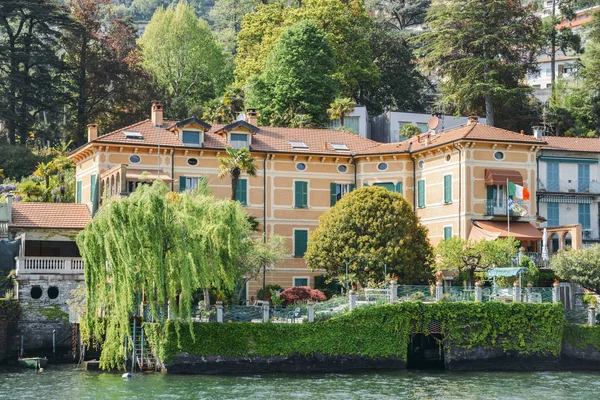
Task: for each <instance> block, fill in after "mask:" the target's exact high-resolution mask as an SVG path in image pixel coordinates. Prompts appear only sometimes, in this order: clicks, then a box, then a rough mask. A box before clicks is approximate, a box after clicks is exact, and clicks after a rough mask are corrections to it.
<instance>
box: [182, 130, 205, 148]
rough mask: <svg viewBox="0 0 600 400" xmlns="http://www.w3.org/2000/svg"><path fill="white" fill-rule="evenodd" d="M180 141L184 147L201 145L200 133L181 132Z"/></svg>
mask: <svg viewBox="0 0 600 400" xmlns="http://www.w3.org/2000/svg"><path fill="white" fill-rule="evenodd" d="M181 141H182V142H183V143H184V144H185V145H186V146H200V145H202V133H201V132H200V131H192V130H187V129H186V130H183V131H182V132H181Z"/></svg>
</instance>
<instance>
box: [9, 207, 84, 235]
mask: <svg viewBox="0 0 600 400" xmlns="http://www.w3.org/2000/svg"><path fill="white" fill-rule="evenodd" d="M91 220H92V215H91V213H90V211H89V209H88V208H87V206H86V205H85V204H73V203H25V202H23V203H13V205H12V224H11V225H10V226H11V227H17V228H58V229H83V228H85V226H86V225H87V223H88V222H90V221H91Z"/></svg>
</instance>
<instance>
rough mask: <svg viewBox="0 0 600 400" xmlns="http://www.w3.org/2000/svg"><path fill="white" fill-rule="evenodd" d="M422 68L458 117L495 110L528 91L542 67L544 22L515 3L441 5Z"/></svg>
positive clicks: (430, 19)
mask: <svg viewBox="0 0 600 400" xmlns="http://www.w3.org/2000/svg"><path fill="white" fill-rule="evenodd" d="M426 27H427V31H426V32H425V33H423V34H422V35H421V36H420V37H419V39H418V40H419V41H420V42H422V43H423V47H422V49H421V51H422V54H423V59H422V64H423V66H424V67H425V68H426V70H427V71H429V72H431V73H435V74H436V75H437V76H438V77H439V79H440V88H441V92H442V94H443V98H442V101H443V102H444V103H446V104H447V105H450V106H453V107H455V111H456V112H457V113H458V114H465V113H472V114H477V115H480V114H481V113H485V115H486V119H487V122H488V124H490V125H495V118H494V111H495V110H497V109H498V108H500V107H502V104H503V103H504V102H505V101H507V100H509V99H510V98H511V97H512V96H514V95H515V93H518V92H522V91H527V90H528V89H527V88H525V87H523V85H522V80H523V79H524V77H525V75H526V74H527V73H528V72H534V71H536V69H537V64H536V56H537V53H538V50H539V47H540V41H541V28H540V20H539V18H538V17H536V16H535V15H533V13H532V12H531V10H530V9H529V8H526V7H524V6H522V5H521V3H520V2H518V1H514V0H483V1H470V0H454V1H449V2H442V1H438V2H436V3H434V5H433V6H432V8H431V9H430V11H429V13H428V16H427V21H426Z"/></svg>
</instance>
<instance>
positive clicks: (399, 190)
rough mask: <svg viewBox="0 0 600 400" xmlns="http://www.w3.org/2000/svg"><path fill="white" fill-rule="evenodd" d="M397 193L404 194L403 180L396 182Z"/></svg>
mask: <svg viewBox="0 0 600 400" xmlns="http://www.w3.org/2000/svg"><path fill="white" fill-rule="evenodd" d="M396 193H400V194H402V182H397V183H396Z"/></svg>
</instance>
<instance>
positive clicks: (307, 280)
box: [292, 276, 311, 287]
mask: <svg viewBox="0 0 600 400" xmlns="http://www.w3.org/2000/svg"><path fill="white" fill-rule="evenodd" d="M296 279H306V283H307V286H308V287H311V286H310V276H292V285H293V287H295V286H296Z"/></svg>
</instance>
